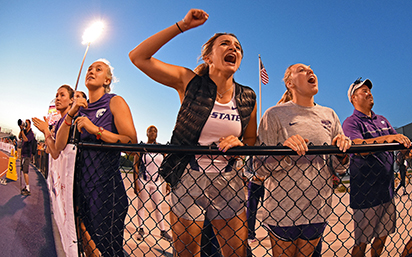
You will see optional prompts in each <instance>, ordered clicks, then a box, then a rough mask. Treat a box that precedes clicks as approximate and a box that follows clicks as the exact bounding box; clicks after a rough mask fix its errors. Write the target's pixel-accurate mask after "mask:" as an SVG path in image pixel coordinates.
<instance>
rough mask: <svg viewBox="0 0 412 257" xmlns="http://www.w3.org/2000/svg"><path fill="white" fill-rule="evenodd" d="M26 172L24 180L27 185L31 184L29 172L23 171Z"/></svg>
mask: <svg viewBox="0 0 412 257" xmlns="http://www.w3.org/2000/svg"><path fill="white" fill-rule="evenodd" d="M23 174H24V181H25V182H26V185H28V184H29V173H23Z"/></svg>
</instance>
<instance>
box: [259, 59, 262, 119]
mask: <svg viewBox="0 0 412 257" xmlns="http://www.w3.org/2000/svg"><path fill="white" fill-rule="evenodd" d="M260 64H261V61H260V54H259V120H260V119H261V118H262V77H261V76H262V75H261V74H260V69H261V68H262V67H260Z"/></svg>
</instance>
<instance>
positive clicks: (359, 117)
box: [342, 110, 397, 209]
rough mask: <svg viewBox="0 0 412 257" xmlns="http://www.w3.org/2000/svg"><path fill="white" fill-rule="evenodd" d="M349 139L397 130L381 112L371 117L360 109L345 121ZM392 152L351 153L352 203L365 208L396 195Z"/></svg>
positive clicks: (391, 132) (369, 137) (369, 136)
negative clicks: (360, 154)
mask: <svg viewBox="0 0 412 257" xmlns="http://www.w3.org/2000/svg"><path fill="white" fill-rule="evenodd" d="M342 128H343V131H344V132H345V135H346V136H347V137H349V138H350V139H352V140H353V139H371V138H376V137H380V136H386V135H392V134H397V133H396V130H395V129H393V127H392V126H391V124H390V123H389V121H388V120H387V119H386V118H385V117H383V116H382V115H376V114H375V113H374V112H372V116H371V117H368V116H367V115H365V114H363V113H362V112H360V111H358V110H354V111H353V114H352V115H351V116H349V117H348V118H346V120H345V121H344V122H343V125H342ZM393 162H394V158H393V153H392V152H376V153H373V154H370V155H367V156H359V155H354V154H352V155H351V161H350V167H349V169H350V206H351V207H352V208H353V209H363V208H370V207H374V206H377V205H379V204H382V203H386V202H389V201H390V200H391V199H392V198H393V194H394V193H393V192H394V185H393V180H394V176H393Z"/></svg>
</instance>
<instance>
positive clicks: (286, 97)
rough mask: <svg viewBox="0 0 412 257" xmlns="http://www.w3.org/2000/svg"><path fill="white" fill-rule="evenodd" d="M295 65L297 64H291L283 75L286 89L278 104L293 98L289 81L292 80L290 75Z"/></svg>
mask: <svg viewBox="0 0 412 257" xmlns="http://www.w3.org/2000/svg"><path fill="white" fill-rule="evenodd" d="M294 65H295V64H292V65H290V66H289V67H288V68H287V69H286V71H285V75H284V76H283V82H284V83H285V87H286V91H285V93H283V95H282V98H280V100H279V102H278V103H277V104H282V103H287V102H289V101H291V100H292V99H293V95H292V92H290V90H289V88H288V86H287V83H288V82H289V81H290V80H291V78H290V76H291V75H292V67H293V66H294Z"/></svg>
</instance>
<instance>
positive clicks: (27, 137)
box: [19, 119, 34, 195]
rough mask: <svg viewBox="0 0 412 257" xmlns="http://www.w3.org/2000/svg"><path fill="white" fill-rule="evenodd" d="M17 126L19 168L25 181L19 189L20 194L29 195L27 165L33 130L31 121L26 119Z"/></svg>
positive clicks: (30, 151)
mask: <svg viewBox="0 0 412 257" xmlns="http://www.w3.org/2000/svg"><path fill="white" fill-rule="evenodd" d="M19 127H20V133H19V138H20V139H21V140H22V147H21V168H20V169H22V170H23V174H24V181H25V183H26V186H25V187H24V188H23V189H22V190H21V194H22V195H30V186H29V166H30V161H31V155H32V143H33V140H34V134H33V131H32V130H31V122H30V120H28V119H27V120H26V122H24V123H21V124H20V125H19ZM20 179H21V178H20Z"/></svg>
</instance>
